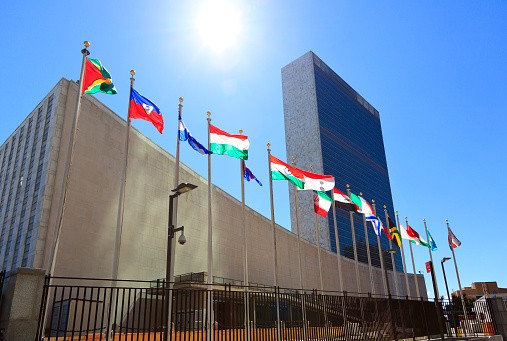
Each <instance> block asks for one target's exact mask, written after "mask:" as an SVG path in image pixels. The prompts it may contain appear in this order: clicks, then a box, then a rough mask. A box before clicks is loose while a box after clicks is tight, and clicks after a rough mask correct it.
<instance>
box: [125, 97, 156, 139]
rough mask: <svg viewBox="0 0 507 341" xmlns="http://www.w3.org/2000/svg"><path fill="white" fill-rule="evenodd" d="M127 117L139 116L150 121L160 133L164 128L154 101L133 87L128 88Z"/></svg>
mask: <svg viewBox="0 0 507 341" xmlns="http://www.w3.org/2000/svg"><path fill="white" fill-rule="evenodd" d="M129 118H140V119H141V120H145V121H148V122H151V123H152V124H153V125H154V126H155V128H157V130H158V132H159V133H160V134H162V130H164V118H163V117H162V114H161V113H160V109H159V108H158V107H157V106H156V105H155V103H153V102H152V101H150V100H149V99H147V98H146V97H144V96H142V95H141V94H140V93H139V92H137V91H136V90H134V89H133V88H132V89H130V110H129Z"/></svg>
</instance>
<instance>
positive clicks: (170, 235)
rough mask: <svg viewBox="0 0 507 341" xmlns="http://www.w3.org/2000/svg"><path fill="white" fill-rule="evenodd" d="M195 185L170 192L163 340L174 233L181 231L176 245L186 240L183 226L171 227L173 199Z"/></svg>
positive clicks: (168, 321) (184, 186)
mask: <svg viewBox="0 0 507 341" xmlns="http://www.w3.org/2000/svg"><path fill="white" fill-rule="evenodd" d="M196 187H197V186H196V185H193V184H191V183H188V182H183V183H181V184H179V185H178V186H177V187H176V188H175V189H173V190H172V192H174V193H173V194H171V195H169V223H168V227H167V261H166V269H165V289H166V304H165V312H166V316H167V326H166V333H165V339H166V340H169V333H170V330H169V329H170V324H171V320H170V316H169V298H170V297H172V295H171V294H170V290H169V289H170V282H171V268H172V248H173V238H174V233H175V232H178V231H181V235H180V237H179V238H178V243H180V244H181V245H183V244H185V243H186V241H187V239H186V238H185V235H184V234H183V230H184V226H180V227H174V225H173V219H174V217H173V216H174V199H175V198H177V197H179V196H180V195H181V194H183V193H187V192H189V191H191V190H193V189H194V188H196Z"/></svg>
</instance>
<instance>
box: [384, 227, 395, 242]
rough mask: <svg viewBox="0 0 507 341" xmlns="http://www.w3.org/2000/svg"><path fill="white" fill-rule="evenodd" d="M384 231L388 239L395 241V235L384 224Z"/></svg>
mask: <svg viewBox="0 0 507 341" xmlns="http://www.w3.org/2000/svg"><path fill="white" fill-rule="evenodd" d="M382 231H384V234H385V235H386V237H387V239H389V240H393V235H392V234H391V233H390V232H389V230H388V229H387V228H386V227H385V226H384V224H382Z"/></svg>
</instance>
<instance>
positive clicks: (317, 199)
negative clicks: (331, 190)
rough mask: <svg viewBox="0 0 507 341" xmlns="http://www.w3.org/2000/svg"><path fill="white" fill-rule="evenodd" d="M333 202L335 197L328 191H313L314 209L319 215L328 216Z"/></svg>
mask: <svg viewBox="0 0 507 341" xmlns="http://www.w3.org/2000/svg"><path fill="white" fill-rule="evenodd" d="M332 203H333V199H331V198H330V197H329V196H328V195H327V194H326V192H320V191H313V209H314V210H315V213H317V214H318V215H320V216H323V217H326V216H327V213H328V212H329V208H330V207H331V204H332Z"/></svg>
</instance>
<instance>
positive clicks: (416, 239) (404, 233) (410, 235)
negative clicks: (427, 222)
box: [400, 224, 429, 247]
mask: <svg viewBox="0 0 507 341" xmlns="http://www.w3.org/2000/svg"><path fill="white" fill-rule="evenodd" d="M400 232H401V237H402V238H403V239H408V240H409V241H410V242H411V243H412V244H416V245H422V246H426V247H429V244H428V243H427V242H426V241H425V240H424V239H423V238H422V237H421V236H420V235H419V233H417V231H416V230H414V229H413V228H412V227H411V226H410V225H407V228H405V227H404V226H403V225H401V224H400Z"/></svg>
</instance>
